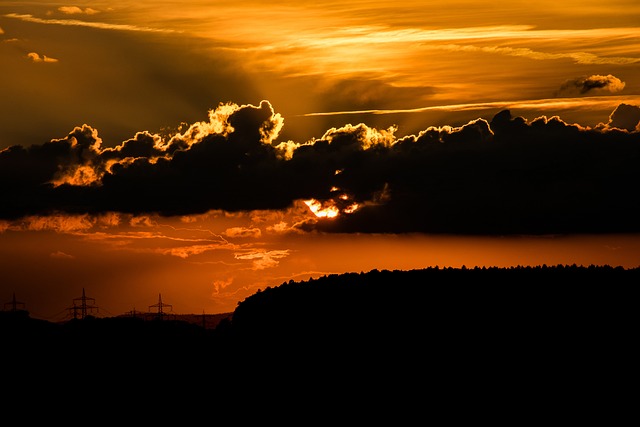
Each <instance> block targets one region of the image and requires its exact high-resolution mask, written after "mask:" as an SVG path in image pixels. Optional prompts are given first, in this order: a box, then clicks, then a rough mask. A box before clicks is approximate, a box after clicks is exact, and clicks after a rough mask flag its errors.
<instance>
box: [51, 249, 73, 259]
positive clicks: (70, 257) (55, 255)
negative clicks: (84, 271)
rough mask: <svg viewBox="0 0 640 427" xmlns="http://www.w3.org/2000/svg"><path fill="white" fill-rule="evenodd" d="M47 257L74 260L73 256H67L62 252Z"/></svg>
mask: <svg viewBox="0 0 640 427" xmlns="http://www.w3.org/2000/svg"><path fill="white" fill-rule="evenodd" d="M49 256H50V257H51V258H58V259H75V256H73V255H69V254H67V253H64V252H62V251H56V252H52V253H51V254H50V255H49Z"/></svg>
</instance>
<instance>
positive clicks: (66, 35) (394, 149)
mask: <svg viewBox="0 0 640 427" xmlns="http://www.w3.org/2000/svg"><path fill="white" fill-rule="evenodd" d="M0 61H1V64H2V67H1V68H0V70H1V71H0V73H1V79H0V94H1V96H0V197H1V200H2V202H1V204H2V209H0V302H10V300H11V298H12V295H13V294H14V293H15V295H16V298H17V299H18V300H20V301H22V302H25V303H26V308H27V309H28V310H29V311H30V313H31V315H32V316H34V317H39V318H44V319H49V320H61V319H63V318H65V316H68V314H69V311H68V310H67V309H68V308H70V307H71V305H72V302H73V299H74V298H77V297H80V296H81V294H82V289H83V288H84V289H85V290H86V294H87V296H89V297H92V298H95V304H96V305H97V306H98V307H99V311H98V313H99V314H100V315H117V314H122V313H125V312H128V311H131V310H137V311H148V310H149V306H151V305H153V304H155V303H157V299H158V294H159V293H161V294H162V297H163V301H164V302H165V303H167V304H171V305H172V307H173V310H174V311H175V312H177V313H198V314H199V313H203V312H205V313H223V312H230V311H233V309H234V308H235V306H236V304H237V303H238V302H239V301H242V300H243V299H244V298H246V297H247V296H249V295H251V294H253V293H255V292H256V291H257V290H258V289H264V288H265V287H267V286H278V285H280V284H282V283H284V282H288V281H290V280H294V281H299V280H306V279H308V278H309V277H319V276H322V275H326V274H333V273H343V272H351V271H356V272H360V271H369V270H371V269H376V268H377V269H411V268H423V267H427V266H435V265H438V266H441V267H448V266H451V267H460V266H463V265H464V266H467V267H473V266H514V265H542V264H547V265H555V264H574V263H575V264H578V265H590V264H598V265H603V264H609V265H613V266H623V267H626V268H631V267H637V266H639V265H640V234H638V233H639V232H640V225H638V224H639V223H640V222H639V221H638V218H640V216H639V215H640V206H638V205H639V204H640V202H638V201H637V200H636V199H637V192H638V186H637V185H638V184H640V172H639V170H640V168H638V166H637V165H639V164H640V148H639V146H640V128H639V127H638V122H639V121H640V3H639V2H638V1H637V0H626V1H625V0H615V1H608V2H602V1H590V0H581V1H574V0H568V1H547V0H544V1H537V2H531V1H515V0H514V1H511V2H508V3H507V4H498V3H495V2H493V3H492V2H477V1H470V0H462V1H458V0H447V1H428V2H427V1H396V2H382V1H364V0H363V1H361V0H354V1H349V2H338V1H322V0H320V1H313V2H306V1H300V0H298V1H279V0H274V1H271V2H268V3H267V2H259V1H241V2H212V1H205V0H196V1H168V0H164V1H162V0H161V1H147V0H137V1H127V0H118V1H115V0H112V1H109V0H106V1H86V2H81V3H65V2H55V1H46V0H43V1H37V2H31V1H20V2H14V1H3V2H2V3H0ZM390 291H392V288H390ZM2 299H4V301H2Z"/></svg>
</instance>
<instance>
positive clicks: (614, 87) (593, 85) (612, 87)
mask: <svg viewBox="0 0 640 427" xmlns="http://www.w3.org/2000/svg"><path fill="white" fill-rule="evenodd" d="M624 87H625V83H624V82H623V81H622V80H620V79H619V78H617V77H616V76H613V75H611V74H607V75H606V76H602V75H599V74H595V75H592V76H586V77H578V78H576V79H572V80H567V81H566V82H564V83H563V84H562V86H561V87H560V89H559V91H558V93H559V94H564V93H578V94H580V95H584V94H587V93H591V92H610V93H616V92H620V91H622V90H623V89H624Z"/></svg>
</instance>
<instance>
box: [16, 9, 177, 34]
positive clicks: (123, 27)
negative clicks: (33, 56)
mask: <svg viewBox="0 0 640 427" xmlns="http://www.w3.org/2000/svg"><path fill="white" fill-rule="evenodd" d="M4 16H5V17H6V18H12V19H19V20H21V21H25V22H32V23H36V24H47V25H67V26H77V27H89V28H99V29H102V30H116V31H141V32H149V33H175V32H179V31H178V30H174V29H168V28H153V27H144V26H137V25H131V24H110V23H106V22H93V21H81V20H78V19H43V18H37V17H35V16H33V15H31V14H20V13H7V14H5V15H4Z"/></svg>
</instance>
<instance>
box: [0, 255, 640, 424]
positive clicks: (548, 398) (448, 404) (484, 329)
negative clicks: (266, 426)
mask: <svg viewBox="0 0 640 427" xmlns="http://www.w3.org/2000/svg"><path fill="white" fill-rule="evenodd" d="M639 279H640V269H638V268H635V269H624V268H621V267H610V266H588V267H582V266H575V265H573V266H562V265H558V266H537V267H513V268H464V267H463V268H438V267H432V268H425V269H421V270H410V271H396V270H394V271H388V270H382V271H379V270H372V271H369V272H361V273H344V274H335V275H328V276H324V277H321V278H318V279H310V280H308V281H302V282H293V281H290V282H287V283H282V284H281V285H280V286H275V287H268V288H266V289H263V290H260V291H259V292H256V293H255V294H253V295H251V296H250V297H248V298H246V299H245V300H243V301H241V302H240V303H238V305H237V307H236V309H235V310H234V312H233V313H230V314H229V315H224V316H222V318H221V320H220V322H219V323H218V324H217V325H216V327H215V328H205V327H203V326H202V325H200V324H198V323H197V322H189V321H186V320H180V319H179V318H173V317H172V318H165V319H160V318H156V319H151V320H145V319H144V318H142V317H137V318H136V317H126V316H118V317H111V318H95V317H91V316H88V317H86V318H84V319H74V320H71V321H68V322H65V323H60V324H58V323H51V322H48V321H44V320H39V319H33V318H31V317H30V316H29V314H28V312H26V311H13V312H0V333H1V336H2V340H3V342H2V366H3V367H4V376H3V380H4V384H5V385H6V386H7V387H10V389H11V390H12V394H11V395H12V396H14V397H15V398H16V399H19V398H20V396H33V395H34V393H37V392H38V390H40V393H41V394H45V393H46V392H47V391H49V390H59V391H60V392H59V393H60V394H57V395H55V396H54V395H47V396H48V397H47V398H46V399H47V400H49V399H51V398H56V399H59V400H60V402H61V404H63V405H71V404H75V402H77V401H78V400H77V399H83V400H84V401H87V402H92V404H95V403H96V401H95V398H96V396H100V395H101V394H100V392H101V391H102V389H101V388H102V387H106V386H107V385H108V387H109V390H111V391H109V393H108V394H109V395H110V396H119V399H120V401H122V402H125V400H126V401H127V402H130V403H128V405H134V406H137V405H139V404H140V403H139V402H140V399H141V398H142V396H147V397H149V398H151V400H150V401H149V402H157V401H159V400H160V401H162V402H165V403H164V404H165V405H170V406H169V407H177V406H176V405H177V404H178V402H180V405H182V406H180V407H188V406H189V405H191V404H193V399H196V398H197V399H199V400H200V402H201V403H202V404H204V405H205V406H203V407H206V405H207V404H210V402H212V401H215V402H218V403H220V402H221V401H227V400H228V401H234V402H235V401H236V400H237V399H240V400H241V401H243V402H244V401H245V400H247V401H250V402H253V403H252V404H254V405H255V404H257V403H258V402H264V400H265V399H266V401H268V402H271V403H270V404H271V405H276V406H273V407H272V409H274V408H277V407H278V405H281V404H285V403H287V404H293V403H294V402H295V403H296V404H297V405H298V404H299V405H303V406H302V407H305V408H308V410H310V411H314V412H313V413H315V412H317V411H320V412H319V413H320V414H335V413H336V411H337V412H338V413H342V411H343V410H345V409H348V410H349V411H350V413H352V414H353V413H354V412H358V408H362V406H361V405H367V406H366V407H367V408H369V412H368V413H367V414H368V416H369V417H371V416H374V415H373V414H372V413H371V411H372V410H374V409H375V411H378V409H376V408H379V410H380V411H381V413H383V414H385V415H386V416H387V417H393V418H394V419H396V417H401V419H406V420H407V421H409V420H410V419H411V420H413V419H414V418H415V417H419V416H426V415H425V412H424V411H425V410H426V409H425V408H431V409H429V411H433V413H434V414H435V413H438V414H440V416H454V415H455V416H456V417H463V418H465V419H476V418H478V417H491V418H492V419H494V418H495V417H499V418H500V419H503V420H506V419H507V418H508V419H511V418H509V417H511V416H514V415H513V414H518V415H517V416H519V417H522V416H527V417H528V416H529V415H526V414H531V415H530V417H531V419H536V420H542V419H548V417H550V416H557V411H558V410H560V411H561V413H562V414H564V416H570V415H571V416H573V415H572V414H573V412H574V411H575V410H576V408H578V407H583V406H584V405H587V406H589V405H603V402H607V404H609V405H610V404H612V403H615V404H616V405H618V404H623V405H626V404H627V403H630V398H631V396H632V395H631V394H629V393H627V392H626V391H624V390H626V388H620V382H621V381H622V382H624V381H626V380H625V379H627V378H630V377H629V373H630V372H632V371H631V370H632V367H633V366H634V364H635V363H636V362H635V354H637V353H636V351H635V343H634V341H635V337H636V336H637V327H636V324H637V322H636V320H635V319H636V314H635V313H636V310H637V308H636V301H637V299H636V297H635V294H636V292H635V291H636V288H637V286H638V283H640V280H639ZM25 379H28V381H25ZM90 387H91V390H93V392H92V393H86V394H81V395H79V394H78V392H79V390H85V389H86V390H89V388H90ZM203 387H204V388H203ZM196 388H197V389H198V390H199V391H198V393H194V392H193V390H195V389H196ZM201 388H203V389H202V390H200V389H201ZM34 390H35V391H34ZM603 390H606V393H604V392H603ZM187 391H191V392H187ZM195 394H197V396H195ZM102 395H105V394H104V393H103V394H102ZM65 396H67V397H65ZM71 396H73V399H71ZM235 403H237V402H235ZM235 403H233V404H231V406H229V407H222V406H221V407H220V408H216V411H217V412H219V411H220V410H222V411H224V410H225V409H227V410H228V409H230V408H232V407H234V406H233V405H234V404H235ZM100 404H101V405H104V407H105V409H106V408H107V407H109V408H111V405H112V403H111V400H110V399H106V400H104V401H101V403H100ZM221 405H222V404H221ZM354 405H355V406H354ZM296 407H299V406H296ZM598 407H601V406H598ZM338 408H342V409H338ZM505 408H506V409H505ZM138 409H139V408H138ZM327 411H328V412H327ZM375 411H374V412H375ZM460 411H462V413H461V412H460ZM604 412H606V413H604ZM375 413H378V412H375ZM430 413H431V412H430ZM292 414H293V413H290V415H291V416H293V415H292ZM608 414H609V412H608V411H602V412H601V413H600V414H599V415H598V416H600V417H601V418H600V419H602V420H604V419H606V418H607V417H609V416H610V415H608ZM402 417H404V418H402ZM602 417H604V418H602Z"/></svg>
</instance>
